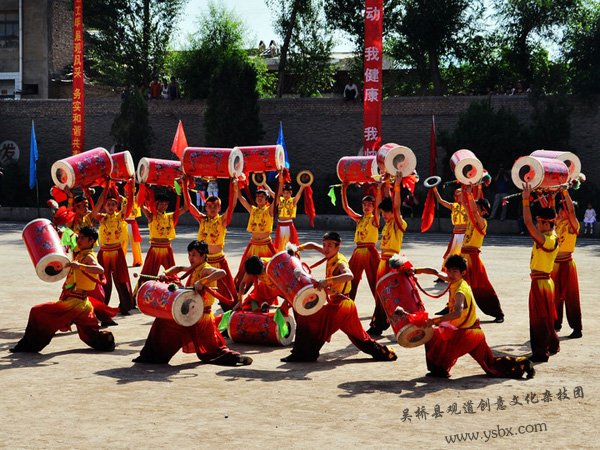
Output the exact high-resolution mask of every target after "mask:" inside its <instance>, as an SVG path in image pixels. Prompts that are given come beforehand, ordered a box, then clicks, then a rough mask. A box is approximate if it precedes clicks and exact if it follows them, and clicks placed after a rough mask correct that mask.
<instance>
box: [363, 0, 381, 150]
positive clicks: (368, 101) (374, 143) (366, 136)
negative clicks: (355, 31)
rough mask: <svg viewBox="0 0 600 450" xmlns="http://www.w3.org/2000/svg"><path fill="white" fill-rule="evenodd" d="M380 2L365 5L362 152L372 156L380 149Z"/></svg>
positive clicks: (375, 0) (379, 0)
mask: <svg viewBox="0 0 600 450" xmlns="http://www.w3.org/2000/svg"><path fill="white" fill-rule="evenodd" d="M382 36H383V0H366V2H365V54H364V67H365V72H364V110H363V122H364V127H363V128H364V129H363V149H364V154H365V155H375V154H376V153H377V150H379V146H380V145H381V104H382V100H383V98H382V95H383V91H382V82H383V81H382V80H383V76H382V67H383V38H382Z"/></svg>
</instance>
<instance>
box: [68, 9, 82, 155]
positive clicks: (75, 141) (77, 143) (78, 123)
mask: <svg viewBox="0 0 600 450" xmlns="http://www.w3.org/2000/svg"><path fill="white" fill-rule="evenodd" d="M82 3H83V0H73V104H72V119H71V150H72V152H73V154H74V155H75V154H77V153H81V152H82V151H83V130H84V125H85V123H84V117H85V114H84V106H85V104H84V100H85V96H84V86H83V4H82Z"/></svg>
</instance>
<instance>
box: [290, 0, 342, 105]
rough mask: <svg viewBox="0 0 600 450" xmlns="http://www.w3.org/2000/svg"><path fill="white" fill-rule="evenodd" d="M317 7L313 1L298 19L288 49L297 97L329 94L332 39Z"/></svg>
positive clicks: (332, 70)
mask: <svg viewBox="0 0 600 450" xmlns="http://www.w3.org/2000/svg"><path fill="white" fill-rule="evenodd" d="M318 6H319V2H317V1H315V0H313V2H312V4H311V5H310V8H308V9H307V10H305V11H303V13H302V14H301V15H300V16H299V18H298V26H297V28H296V29H295V30H294V33H293V39H292V40H291V45H290V52H289V56H290V60H289V72H291V73H293V74H295V80H296V82H295V88H296V90H297V91H298V93H299V94H300V96H301V97H311V96H314V95H320V94H321V92H323V91H325V90H330V89H331V87H332V85H333V80H334V78H333V77H334V73H335V70H334V68H333V66H332V65H331V62H330V60H331V50H332V48H333V39H332V38H331V35H330V34H329V32H328V31H327V26H326V24H325V23H324V21H323V18H322V17H321V14H320V9H319V8H318Z"/></svg>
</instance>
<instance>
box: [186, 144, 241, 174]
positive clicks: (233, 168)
mask: <svg viewBox="0 0 600 450" xmlns="http://www.w3.org/2000/svg"><path fill="white" fill-rule="evenodd" d="M181 164H182V168H183V172H184V173H185V174H186V175H191V176H193V177H212V178H237V177H239V176H240V175H241V174H242V173H243V171H244V165H245V161H244V156H243V155H242V152H241V151H239V150H237V149H231V148H199V147H187V148H186V149H185V150H184V151H183V156H182V157H181Z"/></svg>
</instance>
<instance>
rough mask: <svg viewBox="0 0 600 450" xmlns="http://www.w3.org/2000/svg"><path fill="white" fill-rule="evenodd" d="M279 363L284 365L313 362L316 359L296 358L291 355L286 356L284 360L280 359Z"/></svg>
mask: <svg viewBox="0 0 600 450" xmlns="http://www.w3.org/2000/svg"><path fill="white" fill-rule="evenodd" d="M280 361H281V362H284V363H295V362H314V361H316V359H306V358H302V357H300V356H296V355H294V354H293V353H292V354H291V355H288V356H286V357H285V358H281V359H280Z"/></svg>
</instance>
